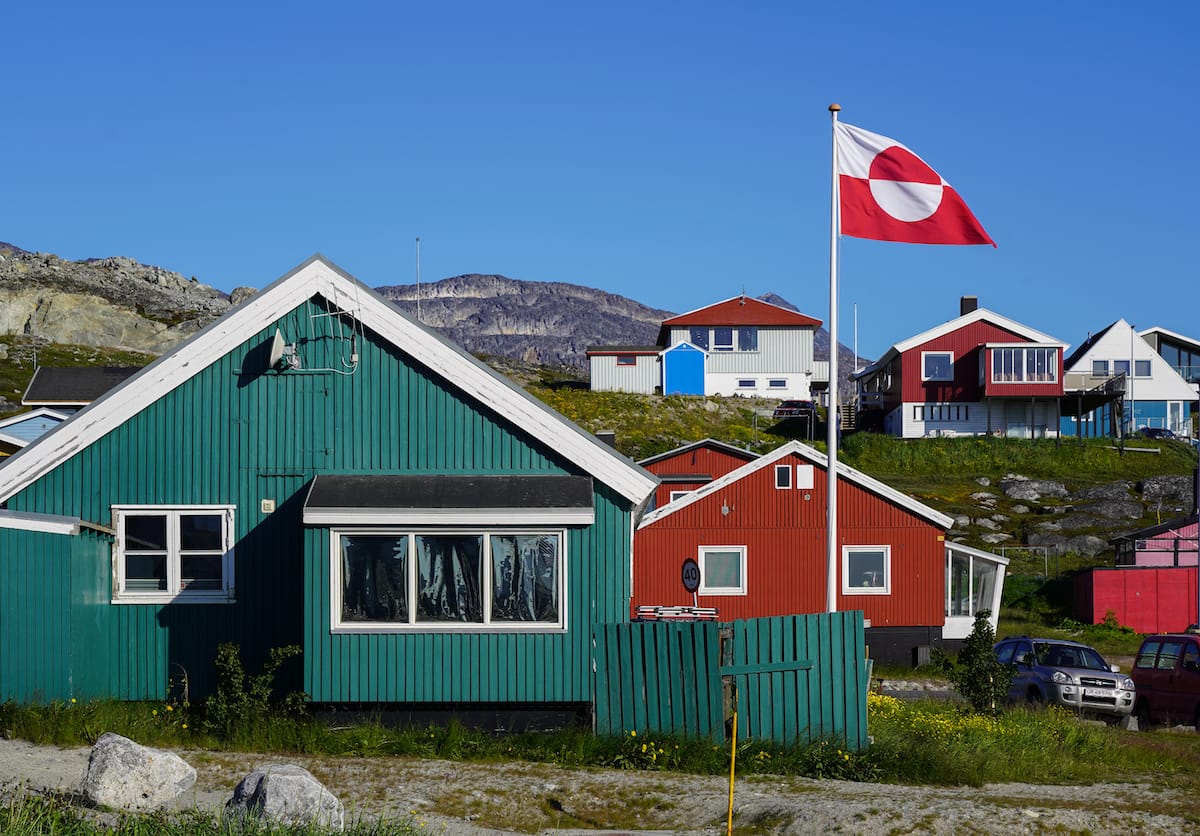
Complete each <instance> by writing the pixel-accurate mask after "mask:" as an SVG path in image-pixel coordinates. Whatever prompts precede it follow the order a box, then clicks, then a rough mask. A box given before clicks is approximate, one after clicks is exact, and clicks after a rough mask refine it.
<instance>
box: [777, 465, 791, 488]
mask: <svg viewBox="0 0 1200 836" xmlns="http://www.w3.org/2000/svg"><path fill="white" fill-rule="evenodd" d="M775 487H776V488H778V489H779V490H790V489H791V487H792V466H791V465H787V464H777V465H775Z"/></svg>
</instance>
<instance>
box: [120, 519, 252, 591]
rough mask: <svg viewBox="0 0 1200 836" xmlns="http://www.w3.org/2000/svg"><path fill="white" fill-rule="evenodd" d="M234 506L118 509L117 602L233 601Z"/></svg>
mask: <svg viewBox="0 0 1200 836" xmlns="http://www.w3.org/2000/svg"><path fill="white" fill-rule="evenodd" d="M233 511H234V509H233V506H230V505H196V506H179V507H162V506H145V505H137V506H116V507H114V508H113V527H114V529H115V530H116V540H115V541H114V545H113V576H114V587H115V589H114V595H113V601H114V602H118V603H143V604H152V603H170V602H173V601H180V602H193V603H225V602H229V601H232V600H233V591H234V586H233Z"/></svg>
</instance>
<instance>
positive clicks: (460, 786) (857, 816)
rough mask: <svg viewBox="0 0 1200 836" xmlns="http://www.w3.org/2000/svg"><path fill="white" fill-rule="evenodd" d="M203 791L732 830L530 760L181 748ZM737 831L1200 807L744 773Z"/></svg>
mask: <svg viewBox="0 0 1200 836" xmlns="http://www.w3.org/2000/svg"><path fill="white" fill-rule="evenodd" d="M88 753H89V750H88V749H86V748H78V749H59V748H57V747H52V746H34V745H32V744H29V743H25V742H23V741H13V740H0V784H4V785H8V786H11V785H14V784H17V785H23V786H24V787H26V788H27V789H28V790H30V791H59V792H65V793H70V792H73V791H74V790H76V789H78V787H79V784H80V781H81V779H82V778H83V775H84V773H85V771H86V769H87V759H88ZM180 754H182V755H183V757H184V758H185V759H186V760H187V761H188V762H189V763H191V764H192V765H193V766H195V767H196V770H197V774H198V777H197V785H196V788H195V790H194V791H193V792H191V793H189V794H188V795H187V797H185V798H183V799H181V800H180V803H181V806H189V807H190V806H195V807H200V808H202V809H206V810H219V809H220V808H221V806H222V805H223V804H224V802H225V800H226V799H228V798H229V796H230V794H231V793H232V791H233V787H234V786H235V785H236V784H237V782H238V781H239V780H240V779H241V778H242V777H243V776H244V775H245V774H246V773H247V772H249V771H250V769H251V768H252V767H253V766H256V765H260V764H269V763H285V762H289V763H298V764H300V765H301V766H304V767H306V768H307V769H309V770H310V771H311V772H312V773H313V774H314V775H316V776H317V777H318V778H319V779H320V780H321V781H323V782H324V783H325V785H326V786H327V787H329V788H330V789H331V790H332V791H333V792H334V793H335V794H336V795H337V796H338V797H339V798H341V799H342V801H343V802H344V803H345V804H346V807H347V809H348V810H349V811H351V814H352V815H358V816H378V815H388V816H412V817H413V818H414V819H415V820H416V821H417V822H419V823H424V825H425V826H426V827H427V828H428V829H429V831H430V832H431V833H434V834H445V835H446V836H496V834H508V833H539V832H544V833H555V834H571V833H580V832H588V833H596V832H600V833H604V832H608V833H632V832H641V833H664V834H665V833H671V834H715V833H723V832H724V830H725V816H726V809H727V803H728V795H727V793H728V782H727V779H724V778H719V777H699V776H688V775H676V774H668V773H655V772H650V773H647V772H632V771H620V770H568V769H560V768H558V767H553V766H545V765H540V764H527V763H516V762H512V763H500V764H474V763H461V762H450V761H437V760H422V759H409V758H329V757H321V758H307V757H303V756H296V757H289V758H282V757H277V756H256V755H245V754H235V753H213V752H182V753H180ZM734 811H735V815H734V825H735V826H734V830H735V832H739V833H778V834H809V833H831V832H842V833H855V834H868V835H869V836H870V835H872V834H900V833H933V834H959V833H984V834H1001V833H1003V834H1009V833H1043V832H1053V833H1083V832H1086V833H1092V834H1097V836H1099V835H1100V834H1121V836H1126V835H1127V834H1129V833H1153V834H1157V833H1162V834H1168V833H1169V834H1177V833H1185V832H1195V831H1196V829H1197V827H1198V826H1200V802H1197V801H1196V800H1195V799H1194V798H1191V797H1189V795H1188V794H1187V793H1186V792H1184V791H1182V790H1176V789H1171V788H1167V787H1163V786H1159V785H1149V784H1097V785H1092V786H1085V787H1075V786H1071V787H1064V786H1041V785H1033V784H999V785H989V786H986V787H982V788H969V787H908V786H896V785H888V784H857V783H851V782H846V781H817V780H809V779H798V778H762V777H757V776H752V777H747V778H739V779H738V781H737V785H736V791H735V800H734Z"/></svg>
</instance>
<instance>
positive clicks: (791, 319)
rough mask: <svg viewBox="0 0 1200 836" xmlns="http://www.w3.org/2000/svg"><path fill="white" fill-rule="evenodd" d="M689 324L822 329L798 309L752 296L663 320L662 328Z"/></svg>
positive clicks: (815, 321)
mask: <svg viewBox="0 0 1200 836" xmlns="http://www.w3.org/2000/svg"><path fill="white" fill-rule="evenodd" d="M676 325H678V326H688V325H734V326H736V325H792V326H805V325H811V326H812V327H814V328H819V327H820V325H821V320H819V319H813V318H812V317H811V316H806V315H805V314H802V313H797V312H796V311H789V310H788V309H787V308H781V307H779V306H778V305H772V304H771V303H770V302H764V301H762V300H761V299H754V298H752V297H750V296H735V297H733V298H732V299H726V300H725V301H724V302H717V303H716V304H715V305H709V306H708V307H706V308H698V309H696V310H694V311H688V312H687V313H682V314H679V315H678V316H673V317H671V318H670V319H664V320H663V327H664V328H669V327H671V326H676Z"/></svg>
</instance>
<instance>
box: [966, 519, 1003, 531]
mask: <svg viewBox="0 0 1200 836" xmlns="http://www.w3.org/2000/svg"><path fill="white" fill-rule="evenodd" d="M972 522H974V523H975V525H977V526H979V527H980V528H986V529H988V530H989V531H995V530H996V529H997V528H999V527H1000V526H999V525H997V524H996V523H994V522H992V521H991V520H989V519H988V518H987V517H977V518H976V519H974V520H972Z"/></svg>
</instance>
